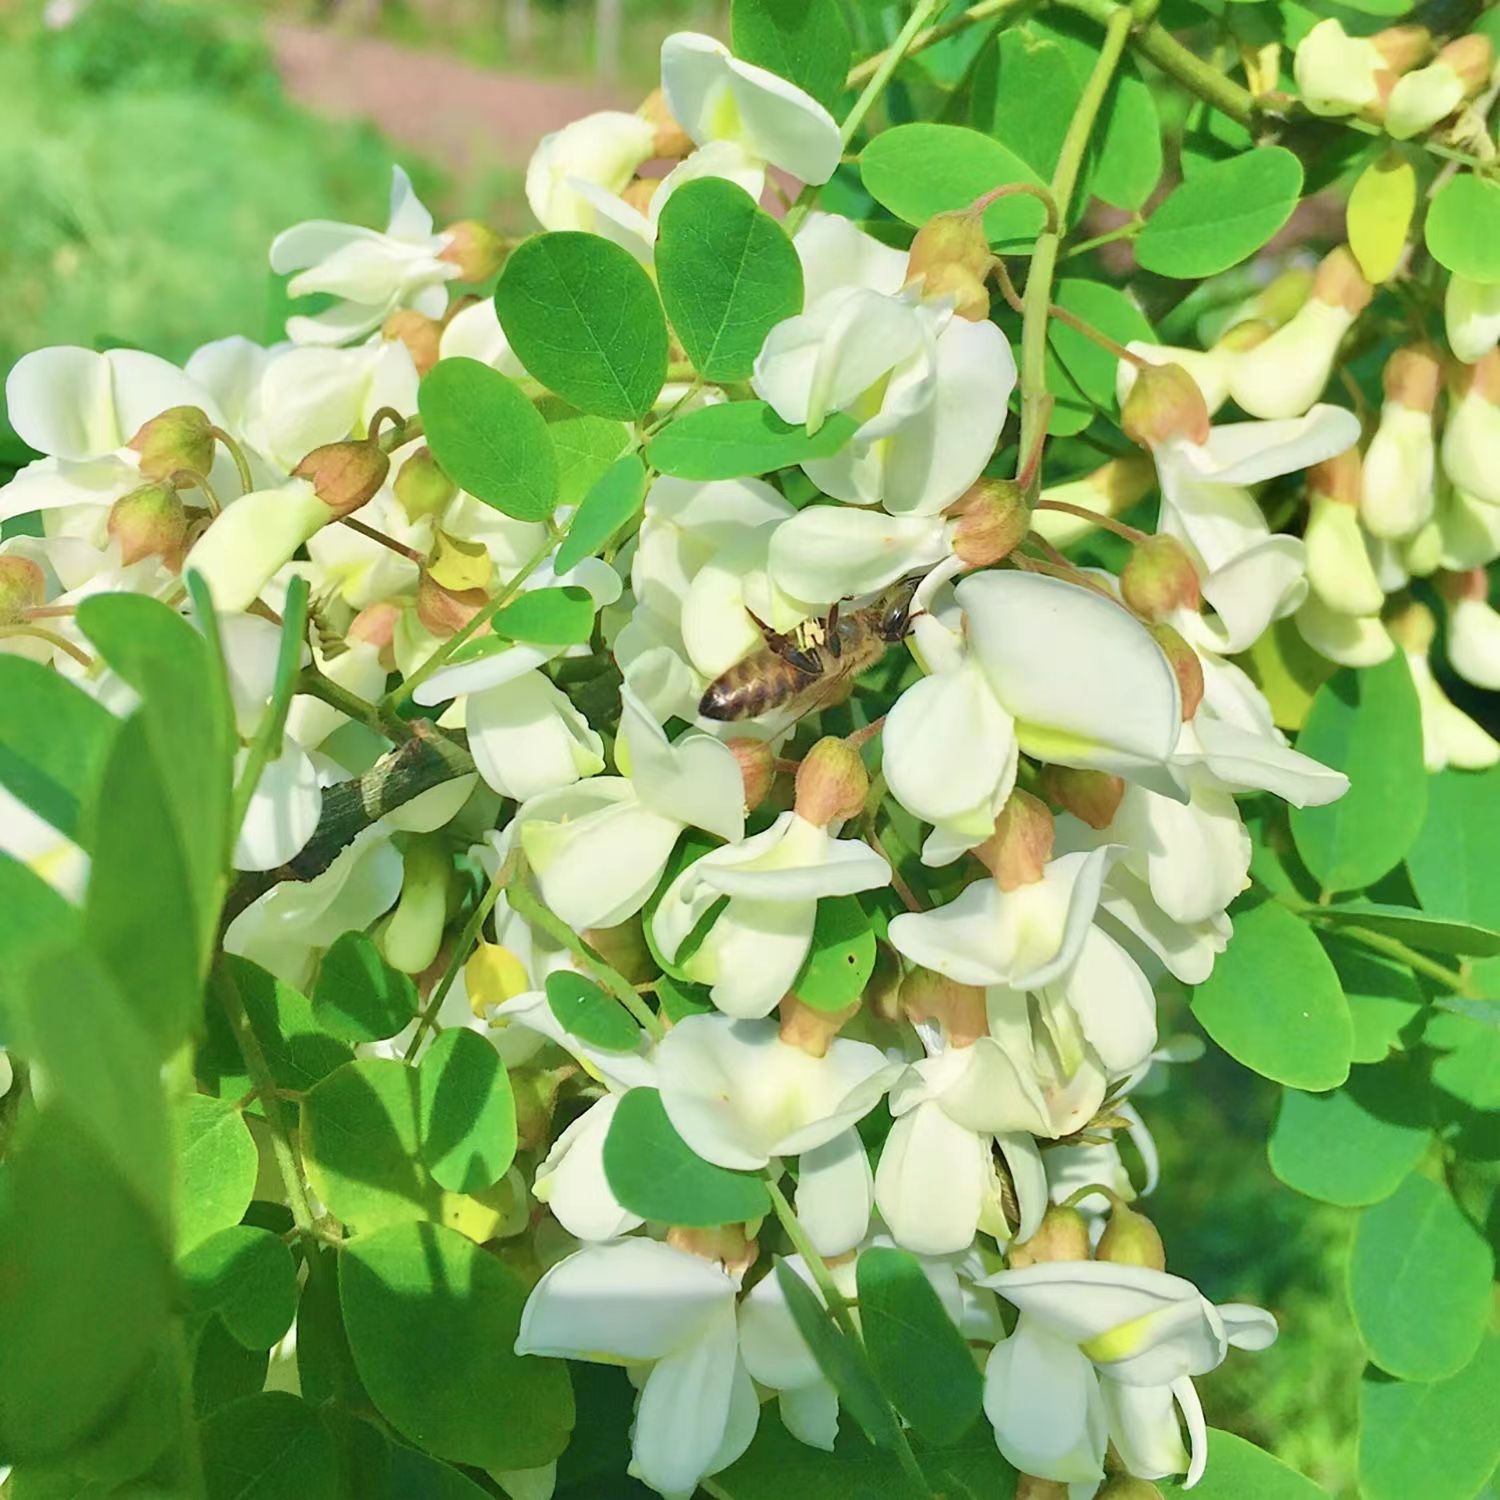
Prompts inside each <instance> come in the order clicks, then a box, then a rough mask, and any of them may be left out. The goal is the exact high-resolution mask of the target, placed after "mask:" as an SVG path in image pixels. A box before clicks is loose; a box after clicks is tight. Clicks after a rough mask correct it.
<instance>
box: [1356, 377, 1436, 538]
mask: <svg viewBox="0 0 1500 1500" xmlns="http://www.w3.org/2000/svg"><path fill="white" fill-rule="evenodd" d="M1383 378H1384V384H1385V392H1386V399H1385V403H1384V405H1383V406H1382V407H1381V408H1380V426H1379V427H1378V428H1377V429H1376V432H1375V436H1374V437H1373V438H1372V439H1371V440H1370V447H1369V450H1368V451H1367V452H1366V454H1365V461H1364V468H1363V472H1362V475H1361V479H1360V506H1359V513H1360V519H1361V520H1362V521H1363V522H1364V523H1365V527H1366V529H1367V530H1368V531H1369V532H1370V534H1371V535H1372V536H1378V537H1385V538H1387V539H1389V540H1392V541H1399V540H1400V539H1401V538H1403V537H1409V536H1412V535H1414V534H1415V533H1416V532H1417V531H1419V530H1420V529H1421V528H1422V527H1423V526H1424V525H1425V524H1426V523H1427V521H1429V520H1430V519H1431V517H1432V511H1433V503H1434V501H1433V475H1434V470H1435V468H1436V459H1435V445H1434V441H1433V434H1432V411H1433V407H1434V406H1436V405H1437V398H1438V391H1439V389H1440V388H1441V386H1442V368H1441V366H1440V365H1439V364H1438V362H1437V360H1436V358H1434V356H1433V355H1432V354H1431V352H1430V351H1428V350H1426V349H1416V348H1413V349H1397V350H1396V352H1395V353H1394V354H1392V355H1391V357H1390V359H1389V360H1387V361H1386V366H1385V373H1384V377H1383Z"/></svg>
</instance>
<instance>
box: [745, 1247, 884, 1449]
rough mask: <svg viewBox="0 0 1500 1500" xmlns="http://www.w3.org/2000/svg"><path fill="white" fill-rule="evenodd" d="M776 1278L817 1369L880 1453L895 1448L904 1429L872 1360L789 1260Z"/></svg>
mask: <svg viewBox="0 0 1500 1500" xmlns="http://www.w3.org/2000/svg"><path fill="white" fill-rule="evenodd" d="M774 1275H775V1277H776V1284H777V1285H778V1286H779V1287H780V1288H781V1295H782V1296H783V1297H785V1298H786V1305H787V1311H788V1312H789V1313H791V1315H792V1321H793V1322H794V1323H795V1324H796V1325H797V1332H798V1333H800V1334H801V1335H802V1337H803V1338H804V1339H805V1340H806V1341H807V1347H808V1348H809V1349H810V1350H811V1351H812V1357H813V1358H814V1359H815V1360H816V1361H817V1364H818V1368H819V1369H820V1370H821V1371H822V1372H823V1374H824V1375H826V1376H827V1377H828V1381H829V1383H830V1384H831V1385H832V1386H833V1388H834V1389H835V1390H836V1391H837V1392H838V1393H839V1400H840V1401H841V1402H842V1403H843V1406H844V1409H845V1410H846V1411H847V1412H848V1413H849V1415H850V1416H852V1417H853V1418H854V1420H855V1421H856V1422H858V1423H859V1425H860V1427H861V1428H862V1429H863V1431H864V1434H865V1436H866V1437H867V1438H869V1440H870V1441H871V1442H872V1443H874V1444H875V1446H876V1447H877V1448H884V1449H887V1450H892V1449H894V1448H896V1447H897V1445H898V1444H899V1443H900V1440H901V1429H900V1427H899V1426H898V1425H897V1422H896V1417H895V1414H894V1413H893V1412H892V1411H891V1408H890V1405H889V1404H888V1403H887V1401H886V1399H885V1396H884V1395H883V1394H882V1393H881V1390H880V1386H879V1383H878V1382H877V1381H876V1379H875V1372H874V1371H873V1370H872V1369H871V1368H870V1359H869V1356H868V1355H867V1354H866V1353H865V1351H864V1349H863V1348H862V1347H861V1346H860V1345H859V1344H858V1343H856V1342H854V1341H853V1340H851V1339H850V1338H849V1337H848V1336H847V1335H845V1334H844V1333H842V1332H841V1331H840V1330H839V1329H838V1328H836V1327H835V1326H834V1323H833V1320H832V1319H831V1318H830V1317H829V1315H828V1310H827V1309H826V1308H825V1307H824V1305H823V1303H822V1301H821V1299H820V1298H819V1296H818V1294H817V1293H816V1292H814V1291H813V1289H812V1288H811V1287H810V1286H809V1285H808V1284H807V1283H806V1282H805V1281H804V1280H803V1279H802V1278H801V1277H800V1276H799V1275H798V1274H797V1273H796V1272H795V1271H794V1270H793V1269H792V1268H791V1266H789V1265H788V1264H787V1263H786V1261H785V1260H783V1259H780V1258H778V1259H777V1261H776V1269H775V1272H774Z"/></svg>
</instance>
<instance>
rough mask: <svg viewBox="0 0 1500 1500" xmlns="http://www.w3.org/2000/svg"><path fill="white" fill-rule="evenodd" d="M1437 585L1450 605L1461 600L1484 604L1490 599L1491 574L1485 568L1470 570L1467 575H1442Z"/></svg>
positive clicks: (1439, 576)
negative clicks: (1475, 600)
mask: <svg viewBox="0 0 1500 1500" xmlns="http://www.w3.org/2000/svg"><path fill="white" fill-rule="evenodd" d="M1437 584H1438V591H1439V592H1440V593H1441V594H1442V596H1443V598H1444V599H1446V600H1447V601H1448V602H1449V603H1450V604H1456V603H1458V601H1459V600H1461V599H1478V600H1480V601H1481V602H1483V601H1485V600H1487V599H1488V598H1489V597H1490V580H1489V574H1488V573H1487V572H1486V571H1485V570H1484V569H1483V568H1470V569H1469V570H1468V571H1467V572H1465V573H1441V574H1439V575H1438V581H1437Z"/></svg>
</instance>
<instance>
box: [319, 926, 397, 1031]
mask: <svg viewBox="0 0 1500 1500" xmlns="http://www.w3.org/2000/svg"><path fill="white" fill-rule="evenodd" d="M312 1008H313V1015H314V1016H316V1017H317V1019H318V1021H319V1023H320V1024H321V1025H322V1026H323V1027H324V1028H325V1029H326V1030H328V1031H331V1032H332V1033H333V1034H334V1035H335V1036H337V1037H342V1038H343V1039H344V1040H345V1041H346V1042H380V1041H384V1040H385V1039H386V1038H387V1037H393V1036H395V1035H396V1033H397V1032H398V1031H400V1030H402V1029H403V1028H404V1027H406V1026H409V1025H410V1024H411V1022H412V1020H413V1019H414V1018H415V1016H416V1014H417V987H416V985H415V984H413V983H412V981H411V976H410V975H408V974H403V973H402V972H401V971H400V970H399V969H394V968H392V967H391V965H390V964H388V963H387V962H386V961H385V958H384V956H383V955H382V954H381V952H380V950H379V949H378V948H377V947H376V946H375V943H374V941H373V940H372V939H371V938H370V937H369V936H368V935H367V934H365V933H363V932H346V933H344V935H343V936H342V937H340V938H339V939H338V940H337V941H336V942H335V943H334V945H333V946H332V947H331V948H330V949H329V950H328V952H327V953H325V954H324V955H323V962H322V965H321V966H320V967H319V969H318V981H317V984H316V985H315V986H314V988H313V997H312Z"/></svg>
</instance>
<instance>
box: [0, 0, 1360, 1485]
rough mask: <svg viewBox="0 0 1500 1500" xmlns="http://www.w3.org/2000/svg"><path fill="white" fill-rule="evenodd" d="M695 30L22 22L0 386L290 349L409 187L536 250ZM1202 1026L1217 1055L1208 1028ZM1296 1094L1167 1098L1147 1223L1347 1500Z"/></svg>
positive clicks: (1326, 1290) (627, 24)
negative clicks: (314, 276) (1295, 1177)
mask: <svg viewBox="0 0 1500 1500" xmlns="http://www.w3.org/2000/svg"><path fill="white" fill-rule="evenodd" d="M809 3H818V0H809ZM680 27H692V28H694V29H700V30H707V31H711V32H714V33H716V34H718V35H720V36H727V34H728V15H727V4H724V3H720V0H403V3H398V0H332V3H330V0H322V3H318V0H289V3H287V4H285V5H250V4H242V3H220V4H193V3H190V0H52V3H50V4H49V5H47V6H46V7H45V9H44V8H43V7H42V6H41V5H38V4H30V3H28V4H26V5H23V6H15V5H11V6H7V5H6V4H5V3H4V0H0V195H3V200H4V201H5V202H6V203H7V204H8V205H9V223H8V226H7V230H6V233H5V234H4V235H3V236H0V306H3V307H4V316H3V318H0V371H3V370H7V369H8V368H9V366H10V365H11V364H12V363H13V362H14V360H15V359H16V358H17V357H18V356H19V355H20V354H22V353H24V352H25V351H26V350H28V349H32V348H36V347H38V346H41V345H45V344H56V343H76V344H84V345H93V346H100V347H107V346H108V345H111V344H117V343H125V344H131V345H135V346H139V347H142V348H146V349H150V350H153V351H155V352H158V353H161V354H163V355H166V356H167V357H169V358H172V359H177V360H180V359H183V358H185V357H186V356H187V355H188V354H189V353H190V352H191V351H192V350H193V349H194V348H195V347H196V346H197V345H199V344H201V343H203V342H205V341H206V340H208V339H211V338H218V337H222V336H224V335H226V334H231V333H241V334H246V335H248V336H250V337H252V338H256V339H259V340H262V341H267V342H269V341H271V340H273V339H275V338H277V337H279V336H280V333H281V328H280V325H281V320H282V318H283V317H284V306H283V303H282V299H281V295H280V292H279V289H278V287H277V285H276V282H275V278H273V277H272V276H271V274H270V272H269V270H268V268H267V265H266V249H267V246H268V245H269V243H270V240H271V238H272V236H273V235H274V234H275V233H276V232H277V231H278V230H280V229H282V228H284V227H285V226H287V225H288V224H292V223H295V222H297V221H299V220H302V219H307V218H315V217H316V218H332V219H339V220H349V221H354V222H364V223H372V224H383V223H384V215H385V202H386V195H387V192H388V187H389V181H390V164H391V163H392V161H396V160H399V161H400V162H401V163H402V164H403V165H404V166H406V167H407V169H408V170H409V171H410V172H411V174H412V176H413V178H414V180H415V181H416V184H417V186H418V189H419V191H420V192H421V193H422V195H423V197H424V198H425V200H426V201H427V202H428V204H429V206H430V207H432V208H433V209H434V212H435V213H436V214H437V216H438V222H439V223H442V222H445V221H446V220H449V219H453V218H457V217H462V216H477V217H483V218H486V219H488V220H490V221H491V222H494V223H496V224H498V225H500V226H502V227H508V228H512V229H517V230H520V229H523V228H525V227H526V225H527V215H526V210H525V205H524V199H523V198H522V196H521V183H522V178H523V173H524V166H525V161H526V158H527V156H528V155H529V154H530V151H531V148H532V146H533V145H534V144H535V142H536V140H537V138H538V137H539V136H540V135H541V134H542V133H543V132H544V131H545V130H546V129H549V128H555V127H556V126H557V125H559V124H561V123H563V122H564V121H565V120H567V119H570V118H574V117H576V116H577V115H579V114H582V113H585V112H586V111H587V110H589V109H594V108H601V107H605V106H607V105H610V104H615V105H619V106H622V107H625V108H630V107H632V106H633V105H634V103H636V102H638V100H639V99H640V98H641V96H642V95H643V94H644V93H645V92H646V91H647V90H648V89H649V88H651V87H652V86H653V85H654V83H655V58H656V52H657V49H658V47H659V45H660V41H661V38H662V37H663V36H664V35H666V34H667V33H668V32H669V31H671V30H674V29H678V28H680ZM372 119H373V120H375V121H379V122H381V125H377V124H375V123H372ZM382 125H383V127H384V133H383V130H382ZM1178 1024H1180V1025H1183V1026H1185V1027H1187V1028H1188V1029H1193V1028H1192V1023H1191V1022H1190V1021H1188V1020H1187V1019H1186V1017H1185V1009H1184V1013H1183V1014H1182V1015H1181V1016H1179V1017H1178ZM1169 1029H1170V1027H1169V1025H1168V1024H1167V1018H1166V1017H1164V1024H1163V1031H1164V1033H1165V1032H1166V1031H1167V1030H1169ZM1277 1093H1278V1090H1277V1089H1276V1088H1275V1087H1274V1085H1271V1084H1268V1083H1266V1082H1265V1081H1264V1080H1261V1079H1258V1078H1255V1077H1253V1076H1252V1075H1250V1074H1248V1073H1246V1072H1245V1071H1244V1070H1243V1069H1241V1068H1239V1067H1238V1066H1237V1065H1236V1064H1234V1063H1233V1062H1231V1061H1230V1060H1229V1059H1228V1058H1226V1057H1224V1056H1223V1055H1222V1054H1220V1053H1218V1052H1216V1051H1215V1050H1214V1049H1213V1048H1212V1047H1211V1046H1210V1049H1209V1053H1208V1055H1207V1057H1205V1059H1204V1060H1203V1061H1202V1062H1200V1063H1197V1064H1195V1065H1192V1066H1190V1067H1184V1068H1180V1069H1175V1070H1173V1077H1172V1080H1171V1086H1170V1088H1169V1090H1168V1092H1167V1093H1166V1094H1165V1095H1163V1096H1161V1097H1159V1098H1155V1099H1147V1100H1144V1101H1142V1103H1143V1109H1144V1113H1145V1114H1146V1116H1147V1119H1148V1121H1149V1122H1150V1123H1151V1124H1152V1126H1153V1127H1154V1128H1155V1131H1156V1134H1157V1139H1158V1142H1159V1144H1160V1146H1161V1148H1162V1155H1163V1169H1164V1174H1165V1186H1164V1189H1163V1191H1162V1192H1161V1194H1160V1195H1159V1196H1158V1197H1157V1198H1155V1199H1153V1200H1150V1201H1149V1202H1148V1203H1147V1204H1146V1205H1145V1207H1146V1208H1147V1210H1148V1211H1149V1212H1151V1213H1152V1214H1153V1215H1155V1216H1156V1217H1157V1219H1158V1221H1159V1223H1160V1226H1161V1228H1162V1231H1163V1234H1164V1237H1165V1239H1166V1242H1167V1246H1168V1252H1169V1255H1170V1257H1171V1263H1170V1265H1171V1269H1173V1270H1176V1271H1179V1272H1180V1273H1182V1274H1183V1275H1186V1276H1190V1277H1192V1278H1193V1279H1195V1280H1196V1281H1198V1282H1199V1283H1200V1284H1201V1285H1202V1287H1203V1289H1204V1290H1205V1292H1207V1293H1208V1294H1209V1295H1210V1296H1211V1297H1213V1298H1214V1299H1215V1300H1218V1301H1225V1300H1232V1299H1238V1300H1249V1301H1255V1302H1259V1303H1261V1304H1263V1305H1265V1306H1267V1307H1270V1308H1271V1309H1272V1310H1273V1311H1275V1313H1276V1314H1277V1316H1278V1318H1279V1319H1280V1320H1281V1324H1282V1337H1281V1339H1280V1341H1279V1342H1278V1343H1277V1344H1276V1346H1275V1347H1274V1348H1273V1349H1271V1350H1270V1351H1268V1352H1266V1353H1264V1354H1260V1355H1256V1356H1253V1357H1251V1356H1245V1355H1239V1356H1236V1357H1233V1358H1231V1359H1230V1360H1229V1361H1228V1363H1227V1364H1226V1365H1225V1366H1224V1367H1223V1368H1222V1369H1221V1370H1220V1371H1219V1372H1218V1373H1217V1374H1215V1375H1214V1376H1212V1377H1210V1378H1209V1379H1207V1380H1206V1381H1204V1382H1202V1388H1203V1395H1204V1398H1205V1404H1206V1406H1207V1409H1208V1415H1209V1420H1210V1421H1211V1422H1213V1423H1214V1424H1215V1425H1219V1426H1224V1427H1229V1428H1231V1429H1233V1430H1236V1431H1239V1432H1241V1433H1242V1434H1243V1435H1244V1436H1246V1437H1248V1438H1250V1439H1251V1440H1253V1441H1254V1442H1257V1443H1260V1444H1262V1445H1264V1446H1266V1447H1269V1448H1270V1449H1272V1450H1273V1451H1274V1452H1276V1453H1278V1454H1279V1455H1280V1456H1281V1457H1283V1458H1284V1459H1285V1460H1286V1461H1287V1462H1289V1463H1291V1464H1292V1465H1294V1466H1295V1467H1296V1468H1298V1469H1301V1470H1302V1471H1303V1472H1304V1473H1307V1474H1308V1475H1310V1476H1311V1477H1313V1478H1314V1479H1316V1480H1317V1481H1318V1482H1319V1483H1321V1484H1323V1485H1324V1486H1325V1487H1326V1488H1327V1489H1328V1490H1329V1492H1330V1493H1331V1494H1334V1495H1340V1496H1348V1495H1353V1494H1354V1492H1355V1491H1354V1485H1353V1478H1354V1467H1355V1466H1354V1452H1353V1434H1354V1429H1355V1421H1356V1413H1355V1403H1356V1399H1357V1388H1358V1378H1359V1371H1360V1368H1361V1364H1362V1358H1361V1355H1360V1352H1359V1343H1358V1339H1357V1337H1356V1335H1355V1333H1354V1330H1353V1327H1352V1325H1351V1323H1350V1320H1349V1316H1348V1313H1347V1311H1346V1309H1345V1304H1344V1298H1343V1291H1342V1279H1343V1264H1344V1260H1345V1257H1346V1254H1347V1242H1348V1234H1349V1228H1350V1225H1351V1223H1352V1219H1353V1215H1352V1214H1351V1213H1345V1212H1343V1211H1340V1210H1337V1209H1332V1208H1327V1207H1323V1206H1320V1205H1317V1204H1313V1203H1310V1202H1307V1201H1306V1200H1303V1199H1300V1198H1298V1197H1297V1196H1296V1195H1295V1194H1293V1193H1291V1192H1290V1191H1289V1190H1287V1189H1286V1188H1284V1187H1281V1186H1280V1185H1279V1184H1278V1183H1276V1182H1275V1180H1274V1179H1273V1178H1272V1177H1271V1175H1270V1172H1269V1170H1268V1169H1267V1167H1266V1163H1265V1144H1264V1143H1265V1139H1266V1134H1267V1131H1268V1129H1269V1126H1270V1116H1271V1113H1272V1112H1273V1111H1274V1108H1275V1098H1276V1095H1277Z"/></svg>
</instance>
